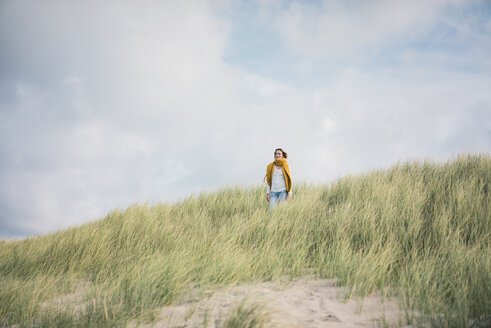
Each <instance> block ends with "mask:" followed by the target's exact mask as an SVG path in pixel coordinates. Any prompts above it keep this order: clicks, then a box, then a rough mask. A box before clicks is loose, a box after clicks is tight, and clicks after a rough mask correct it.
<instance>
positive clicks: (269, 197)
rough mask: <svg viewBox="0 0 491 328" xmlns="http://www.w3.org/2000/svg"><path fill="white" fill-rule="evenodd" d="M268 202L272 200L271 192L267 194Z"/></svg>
mask: <svg viewBox="0 0 491 328" xmlns="http://www.w3.org/2000/svg"><path fill="white" fill-rule="evenodd" d="M266 200H267V201H268V202H269V201H270V200H271V194H270V193H269V192H268V193H267V194H266Z"/></svg>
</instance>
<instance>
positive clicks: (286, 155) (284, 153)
mask: <svg viewBox="0 0 491 328" xmlns="http://www.w3.org/2000/svg"><path fill="white" fill-rule="evenodd" d="M277 150H279V151H281V153H282V154H283V158H287V157H288V154H287V153H286V151H284V150H283V149H281V148H276V149H275V150H274V153H273V155H274V154H276V151H277Z"/></svg>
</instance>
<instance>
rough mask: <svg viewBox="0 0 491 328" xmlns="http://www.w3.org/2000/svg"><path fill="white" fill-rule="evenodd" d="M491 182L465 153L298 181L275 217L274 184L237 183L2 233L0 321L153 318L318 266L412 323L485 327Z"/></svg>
mask: <svg viewBox="0 0 491 328" xmlns="http://www.w3.org/2000/svg"><path fill="white" fill-rule="evenodd" d="M490 189H491V158H490V157H489V155H487V154H475V155H461V156H459V157H457V158H454V159H451V160H449V161H447V162H445V163H433V162H428V161H425V162H418V161H412V162H405V163H398V164H396V165H395V166H393V167H392V168H390V169H387V170H377V171H372V172H368V173H366V174H363V175H357V176H347V177H344V178H342V179H339V180H337V181H336V182H334V183H332V184H331V185H323V186H314V185H305V184H296V186H295V189H294V195H293V200H292V201H290V202H289V203H288V204H287V205H286V206H279V207H278V208H277V209H275V211H274V212H273V213H271V214H270V213H269V211H268V205H267V202H266V201H265V195H264V186H262V185H261V186H259V185H258V186H252V187H250V188H239V187H232V188H225V189H223V190H220V191H217V192H214V193H202V194H200V195H199V196H195V197H191V198H189V199H187V200H185V201H182V202H179V203H175V204H166V203H163V204H158V205H156V206H149V205H135V206H132V207H130V208H128V209H126V210H115V211H113V212H111V213H110V214H109V215H107V216H106V217H105V218H104V219H102V220H100V221H96V222H93V223H89V224H85V225H83V226H80V227H75V228H71V229H68V230H64V231H60V232H57V233H54V234H50V235H46V236H40V237H34V238H28V239H25V240H20V241H1V242H0V326H2V325H4V326H10V325H14V324H19V325H20V326H21V327H24V326H40V327H43V326H46V327H53V326H60V327H63V326H121V325H125V324H127V323H128V322H135V321H136V322H148V321H151V320H154V319H155V318H156V316H157V314H158V311H159V308H160V307H162V306H164V305H166V304H171V303H172V302H173V301H175V300H176V299H178V298H179V297H181V296H182V295H184V294H185V293H186V292H187V291H189V290H190V289H191V288H200V287H204V286H206V287H207V288H208V287H209V286H215V287H218V286H224V285H229V284H237V283H245V282H247V283H249V282H256V281H267V280H280V279H288V278H294V277H299V276H303V275H305V274H312V273H313V274H315V275H317V276H318V277H320V278H324V277H326V278H332V277H336V278H338V279H339V281H340V282H341V283H342V284H345V285H346V286H349V287H351V288H349V289H348V290H349V291H350V292H349V294H348V295H347V297H350V296H354V295H361V296H363V295H367V294H369V293H371V292H373V291H376V290H382V291H384V293H388V294H390V295H395V296H396V297H398V299H399V300H400V302H401V306H402V307H403V308H404V309H405V310H406V313H407V316H406V318H405V319H406V320H407V322H408V323H409V324H412V325H418V324H420V323H422V322H429V323H431V324H433V325H435V326H439V327H465V326H469V325H472V324H475V325H480V324H481V325H485V324H487V323H489V322H490V321H489V320H490V318H491V274H490V272H491V255H490V254H491V200H490V199H491V198H490ZM57 298H58V299H59V298H61V300H62V301H61V302H57V301H56V300H57Z"/></svg>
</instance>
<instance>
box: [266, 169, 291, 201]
mask: <svg viewBox="0 0 491 328" xmlns="http://www.w3.org/2000/svg"><path fill="white" fill-rule="evenodd" d="M270 191H272V192H280V191H286V183H285V176H284V175H283V169H281V167H280V168H279V169H278V168H276V165H275V167H274V172H273V179H272V181H271V188H270V187H269V184H267V183H266V193H267V194H269V192H270ZM291 193H292V192H291V190H290V192H289V193H288V194H289V195H291Z"/></svg>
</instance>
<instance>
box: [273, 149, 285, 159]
mask: <svg viewBox="0 0 491 328" xmlns="http://www.w3.org/2000/svg"><path fill="white" fill-rule="evenodd" d="M274 158H275V159H280V158H283V153H282V152H281V150H277V151H275V152H274Z"/></svg>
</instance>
